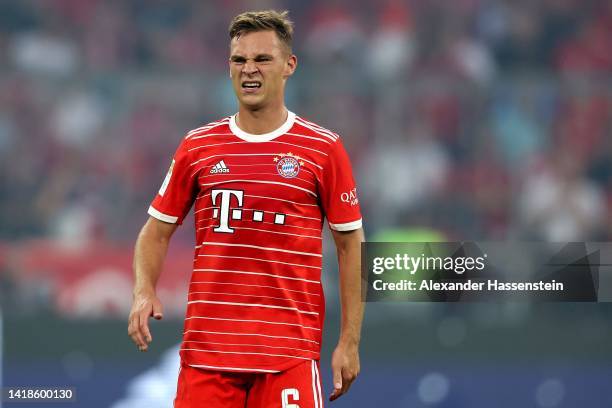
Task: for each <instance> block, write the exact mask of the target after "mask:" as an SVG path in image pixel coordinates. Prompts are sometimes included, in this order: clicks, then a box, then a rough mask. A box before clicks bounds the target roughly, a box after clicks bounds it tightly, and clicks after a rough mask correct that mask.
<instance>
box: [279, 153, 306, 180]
mask: <svg viewBox="0 0 612 408" xmlns="http://www.w3.org/2000/svg"><path fill="white" fill-rule="evenodd" d="M274 161H275V162H276V171H278V174H279V175H281V176H282V177H284V178H294V177H296V176H297V175H298V174H299V172H300V168H301V166H303V165H304V162H303V161H302V159H300V157H299V156H296V155H294V154H293V153H287V154H285V153H281V154H279V155H278V156H276V157H274Z"/></svg>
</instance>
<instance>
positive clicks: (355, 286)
mask: <svg viewBox="0 0 612 408" xmlns="http://www.w3.org/2000/svg"><path fill="white" fill-rule="evenodd" d="M332 234H333V237H334V241H335V242H336V249H337V252H338V267H339V271H340V279H339V281H340V304H341V307H342V321H341V326H340V338H339V340H338V345H337V346H336V349H335V350H334V353H333V354H332V363H331V366H332V372H333V381H334V390H333V392H332V393H331V395H330V396H329V400H330V401H333V400H335V399H336V398H338V397H340V396H341V395H342V394H344V393H346V392H347V391H348V389H349V387H350V386H351V384H352V383H353V381H354V380H355V378H356V377H357V375H358V374H359V370H360V367H359V340H360V337H361V322H362V320H363V309H364V303H363V302H362V300H361V243H362V242H363V241H364V235H363V229H361V228H359V229H356V230H353V231H346V232H341V231H334V230H332Z"/></svg>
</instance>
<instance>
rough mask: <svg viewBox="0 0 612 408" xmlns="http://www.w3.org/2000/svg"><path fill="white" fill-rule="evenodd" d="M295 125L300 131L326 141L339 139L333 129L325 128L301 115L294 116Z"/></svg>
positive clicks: (330, 141)
mask: <svg viewBox="0 0 612 408" xmlns="http://www.w3.org/2000/svg"><path fill="white" fill-rule="evenodd" d="M295 125H297V127H298V129H299V131H300V133H303V134H305V135H308V136H311V137H315V138H321V139H322V140H324V141H326V142H328V143H333V142H335V141H337V140H339V139H340V135H338V134H337V133H336V132H334V131H333V130H330V129H327V128H325V127H323V126H321V125H319V124H317V123H315V122H312V121H310V120H308V119H305V118H303V117H302V116H298V115H296V116H295Z"/></svg>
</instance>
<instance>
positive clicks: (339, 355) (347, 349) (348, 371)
mask: <svg viewBox="0 0 612 408" xmlns="http://www.w3.org/2000/svg"><path fill="white" fill-rule="evenodd" d="M331 367H332V373H333V378H334V391H333V392H332V393H331V395H330V396H329V400H330V401H333V400H335V399H336V398H339V397H340V396H341V395H342V394H345V393H346V392H347V391H348V389H349V387H350V386H351V384H352V383H353V381H355V378H357V375H358V374H359V370H360V367H359V350H358V346H357V345H350V344H346V345H345V344H338V345H337V346H336V349H335V350H334V353H333V354H332V361H331Z"/></svg>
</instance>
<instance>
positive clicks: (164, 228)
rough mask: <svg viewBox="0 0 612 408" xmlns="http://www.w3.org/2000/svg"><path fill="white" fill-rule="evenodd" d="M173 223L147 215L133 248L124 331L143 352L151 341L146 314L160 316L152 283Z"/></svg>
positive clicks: (170, 235) (159, 266)
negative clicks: (130, 297)
mask: <svg viewBox="0 0 612 408" xmlns="http://www.w3.org/2000/svg"><path fill="white" fill-rule="evenodd" d="M176 227H177V224H169V223H166V222H163V221H160V220H158V219H156V218H153V217H149V219H148V221H147V222H146V223H145V225H144V227H142V230H140V234H139V235H138V239H137V240H136V248H135V250H134V279H135V282H134V299H133V304H132V310H131V311H130V317H129V319H128V334H129V336H130V337H131V338H132V340H133V341H134V343H136V345H137V346H138V349H139V350H140V351H147V348H148V346H149V343H150V342H151V341H152V340H153V338H152V337H151V332H150V330H149V317H151V316H153V317H154V318H155V319H158V320H159V319H161V318H162V317H163V314H162V304H161V302H160V301H159V299H158V298H157V295H156V293H155V286H156V284H157V280H158V279H159V275H160V274H161V271H162V266H163V263H164V258H165V257H166V252H167V250H168V243H169V242H170V237H172V234H173V233H174V231H175V230H176Z"/></svg>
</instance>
